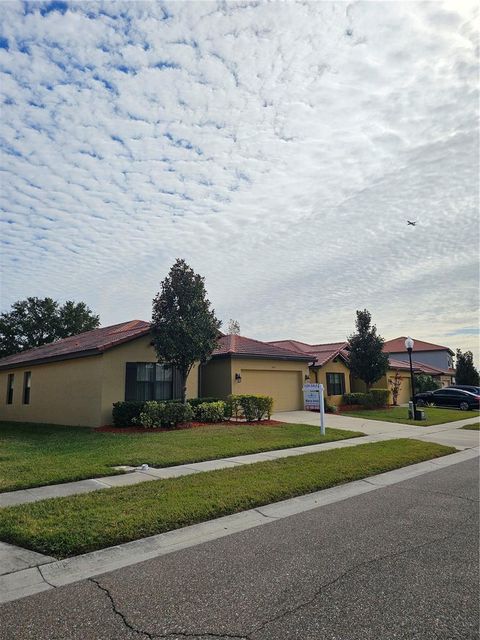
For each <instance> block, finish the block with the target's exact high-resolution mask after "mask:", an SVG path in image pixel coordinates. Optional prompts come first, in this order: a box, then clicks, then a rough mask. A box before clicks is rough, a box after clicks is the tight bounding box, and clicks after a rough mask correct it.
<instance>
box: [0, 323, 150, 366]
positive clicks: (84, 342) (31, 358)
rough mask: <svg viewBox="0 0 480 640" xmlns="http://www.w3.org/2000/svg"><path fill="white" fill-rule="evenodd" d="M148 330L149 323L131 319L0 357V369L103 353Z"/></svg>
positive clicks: (146, 332) (144, 333)
mask: <svg viewBox="0 0 480 640" xmlns="http://www.w3.org/2000/svg"><path fill="white" fill-rule="evenodd" d="M149 331H150V323H149V322H144V321H143V320H131V321H130V322H122V323H120V324H114V325H111V326H110V327H101V328H100V329H94V330H93V331H86V332H85V333H79V334H78V335H76V336H71V337H70V338H63V339H62V340H57V341H56V342H51V343H50V344H45V345H43V346H42V347H36V348H35V349H29V350H28V351H22V352H20V353H15V354H14V355H11V356H7V357H6V358H1V359H0V369H8V368H10V367H17V366H21V365H27V364H30V363H32V364H40V363H41V362H48V361H49V360H68V359H70V358H75V357H81V356H82V355H94V354H95V353H103V351H106V350H107V349H110V348H112V347H115V346H117V345H119V344H121V343H122V342H127V341H129V340H133V339H134V338H139V337H140V336H143V335H146V334H148V333H149Z"/></svg>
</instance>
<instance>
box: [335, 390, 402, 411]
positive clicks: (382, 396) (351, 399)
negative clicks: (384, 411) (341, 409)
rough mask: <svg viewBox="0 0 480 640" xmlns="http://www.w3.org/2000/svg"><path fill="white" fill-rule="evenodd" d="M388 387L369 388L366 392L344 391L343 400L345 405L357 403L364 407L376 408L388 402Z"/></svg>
mask: <svg viewBox="0 0 480 640" xmlns="http://www.w3.org/2000/svg"><path fill="white" fill-rule="evenodd" d="M389 393H390V392H389V390H388V389H370V391H369V392H368V393H345V394H344V395H343V402H344V404H347V405H352V404H359V405H361V406H362V407H364V408H365V409H376V408H379V407H384V406H385V405H386V404H388V396H389Z"/></svg>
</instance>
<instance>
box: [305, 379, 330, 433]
mask: <svg viewBox="0 0 480 640" xmlns="http://www.w3.org/2000/svg"><path fill="white" fill-rule="evenodd" d="M303 405H304V407H305V409H306V410H307V411H319V412H320V433H321V434H322V436H324V435H325V408H324V402H323V384H316V383H311V382H308V383H305V384H304V385H303Z"/></svg>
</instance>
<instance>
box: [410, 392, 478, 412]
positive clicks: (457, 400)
mask: <svg viewBox="0 0 480 640" xmlns="http://www.w3.org/2000/svg"><path fill="white" fill-rule="evenodd" d="M415 402H416V403H417V406H418V407H424V406H425V405H426V404H434V405H435V406H437V407H459V408H460V409H461V410H462V411H468V410H469V409H480V395H479V394H476V393H470V391H463V389H452V388H445V389H437V390H436V391H426V392H425V393H417V394H416V395H415Z"/></svg>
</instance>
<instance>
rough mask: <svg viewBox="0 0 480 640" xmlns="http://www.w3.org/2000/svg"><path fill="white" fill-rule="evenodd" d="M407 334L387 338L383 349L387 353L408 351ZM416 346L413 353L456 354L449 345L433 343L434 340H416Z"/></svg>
mask: <svg viewBox="0 0 480 640" xmlns="http://www.w3.org/2000/svg"><path fill="white" fill-rule="evenodd" d="M406 339H407V336H400V337H399V338H394V339H393V340H386V341H385V344H384V345H383V350H384V351H385V353H399V352H403V351H406V349H405V340H406ZM414 342H415V346H414V347H413V353H415V352H416V351H448V352H449V353H451V354H452V356H453V355H454V353H453V351H452V350H451V349H450V348H449V347H442V346H441V345H439V344H433V343H432V342H424V341H423V340H415V338H414Z"/></svg>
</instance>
